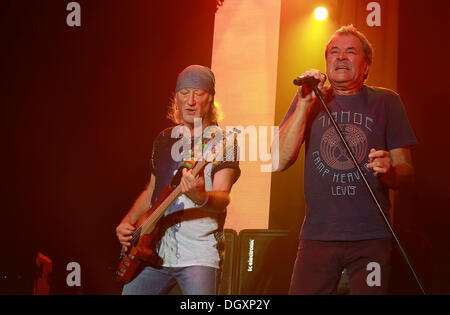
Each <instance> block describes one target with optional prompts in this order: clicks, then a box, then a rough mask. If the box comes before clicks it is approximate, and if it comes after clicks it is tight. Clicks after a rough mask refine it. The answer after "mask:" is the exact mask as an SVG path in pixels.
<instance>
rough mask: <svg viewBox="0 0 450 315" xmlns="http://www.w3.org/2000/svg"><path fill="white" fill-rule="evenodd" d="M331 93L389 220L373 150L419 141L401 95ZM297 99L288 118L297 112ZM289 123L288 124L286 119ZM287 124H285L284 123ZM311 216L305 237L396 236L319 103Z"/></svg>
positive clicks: (308, 189)
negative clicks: (372, 165) (371, 158)
mask: <svg viewBox="0 0 450 315" xmlns="http://www.w3.org/2000/svg"><path fill="white" fill-rule="evenodd" d="M326 95H330V96H331V97H330V100H329V102H328V108H329V109H330V112H331V113H332V115H333V117H334V120H335V121H336V122H337V124H338V125H339V127H340V128H341V131H342V132H343V135H344V137H345V139H346V140H347V141H348V143H349V146H350V148H351V150H352V152H353V154H354V155H355V158H356V160H357V162H358V165H359V166H360V167H361V170H362V171H363V173H364V175H365V177H366V178H367V180H368V182H369V184H370V185H371V187H372V189H373V190H374V193H375V195H376V197H377V199H378V201H379V202H380V205H381V207H382V209H383V211H384V212H385V214H386V216H387V217H388V218H389V215H388V212H389V209H390V206H391V205H390V201H389V189H388V187H387V186H386V185H385V184H383V183H382V182H381V181H380V180H379V179H377V178H376V177H375V176H373V174H372V170H371V169H368V168H367V167H366V164H367V163H368V162H369V158H368V155H369V152H370V149H371V148H374V149H376V150H386V151H389V150H392V149H395V148H399V147H404V146H412V145H415V144H416V143H417V141H416V138H415V136H414V134H413V131H412V129H411V127H410V125H409V122H408V119H407V116H406V113H405V110H404V108H403V104H402V102H401V100H400V97H399V96H398V95H397V94H396V93H395V92H393V91H391V90H388V89H383V88H377V87H368V86H365V87H364V88H363V89H362V90H361V91H360V92H358V93H357V94H355V95H348V96H343V95H336V94H332V93H327V94H326ZM295 103H296V99H294V101H293V103H292V105H291V108H290V109H289V111H288V113H287V114H286V118H285V120H286V119H287V118H288V117H289V116H290V115H291V113H292V112H293V110H294V105H295ZM285 120H284V121H285ZM284 121H283V122H284ZM304 182H305V183H304V187H305V188H304V189H305V199H306V215H305V220H304V222H303V226H302V230H301V234H300V238H301V239H308V240H325V241H327V240H336V241H346V240H364V239H377V238H389V237H390V233H389V231H388V229H387V227H386V224H385V222H384V220H383V218H382V217H381V215H380V213H379V210H378V208H377V206H376V204H375V202H374V201H373V199H372V197H371V196H370V193H369V191H368V189H367V187H366V186H365V184H364V181H363V179H362V178H361V176H360V174H359V173H358V171H357V169H356V167H355V166H354V164H353V162H352V160H351V158H350V156H349V154H348V153H347V151H346V149H345V147H344V145H343V143H342V141H341V140H340V138H339V135H338V134H337V132H336V130H335V129H334V126H333V125H332V123H331V122H330V119H329V117H328V115H327V114H326V113H325V111H324V110H323V109H322V106H321V104H318V103H316V104H314V108H313V110H312V111H311V116H310V117H309V118H308V125H307V130H306V134H305V167H304Z"/></svg>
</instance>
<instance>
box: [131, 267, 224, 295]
mask: <svg viewBox="0 0 450 315" xmlns="http://www.w3.org/2000/svg"><path fill="white" fill-rule="evenodd" d="M216 280H217V269H216V268H213V267H206V266H189V267H162V268H158V269H157V268H153V267H150V266H147V267H145V268H144V269H143V270H142V271H141V273H140V274H139V275H138V276H137V277H136V278H134V279H133V280H132V281H130V282H129V283H127V284H126V285H125V286H124V287H123V290H122V294H124V295H132V294H149V295H162V294H167V293H169V291H170V290H171V289H172V288H173V287H174V286H175V285H176V284H177V282H178V284H179V286H180V288H181V292H183V294H185V295H214V294H216Z"/></svg>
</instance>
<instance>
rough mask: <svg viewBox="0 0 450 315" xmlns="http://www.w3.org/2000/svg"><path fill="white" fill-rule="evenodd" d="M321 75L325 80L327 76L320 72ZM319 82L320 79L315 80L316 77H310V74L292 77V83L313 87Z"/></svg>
mask: <svg viewBox="0 0 450 315" xmlns="http://www.w3.org/2000/svg"><path fill="white" fill-rule="evenodd" d="M322 75H324V76H325V80H326V79H327V76H326V75H325V74H324V73H322ZM319 83H320V80H317V79H316V78H314V77H312V76H301V77H296V78H295V79H294V84H295V85H299V86H300V85H307V86H309V87H311V88H312V87H315V86H316V85H317V84H319Z"/></svg>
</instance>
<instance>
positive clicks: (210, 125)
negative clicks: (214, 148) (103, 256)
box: [116, 65, 240, 295]
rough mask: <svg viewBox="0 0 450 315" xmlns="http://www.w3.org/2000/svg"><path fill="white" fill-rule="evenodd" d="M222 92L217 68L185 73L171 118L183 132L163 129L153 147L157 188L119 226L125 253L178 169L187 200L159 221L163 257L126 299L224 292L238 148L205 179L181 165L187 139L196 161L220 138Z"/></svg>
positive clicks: (148, 266)
mask: <svg viewBox="0 0 450 315" xmlns="http://www.w3.org/2000/svg"><path fill="white" fill-rule="evenodd" d="M214 94H215V77H214V74H213V72H212V71H211V70H210V69H209V68H207V67H204V66H200V65H191V66H189V67H187V68H186V69H184V70H183V71H182V72H181V73H180V74H179V75H178V79H177V84H176V89H175V96H174V99H173V102H172V104H171V107H170V109H169V118H170V119H171V120H172V121H173V122H174V123H175V124H176V125H177V126H176V127H174V128H168V129H165V130H163V131H162V132H161V133H160V134H159V135H158V136H157V138H156V139H155V141H154V143H153V152H152V159H151V177H150V182H149V184H148V185H147V188H146V189H145V190H144V191H143V192H142V193H141V194H140V196H139V197H138V198H137V200H136V201H135V202H134V204H133V206H132V207H131V209H130V210H129V211H128V213H127V214H126V215H125V217H124V218H123V219H122V221H121V222H120V224H119V225H118V226H117V228H116V234H117V238H118V239H119V241H120V243H121V244H122V246H123V249H125V250H128V249H129V248H130V246H132V238H133V233H135V231H136V222H138V220H139V218H140V217H141V216H142V215H143V214H144V213H146V211H147V210H148V209H149V208H150V207H151V205H152V204H154V203H155V202H156V201H157V200H158V197H159V196H160V195H161V193H162V191H163V189H164V188H165V187H166V186H168V185H170V184H171V183H173V181H174V180H176V178H177V176H175V178H174V175H175V173H177V170H180V171H179V173H178V181H179V186H180V187H181V192H182V194H181V195H179V197H177V198H176V199H175V200H174V201H173V202H172V203H171V204H170V206H169V207H168V209H167V210H166V211H165V213H164V216H163V217H162V218H161V219H160V220H159V221H158V229H157V230H158V233H157V235H158V236H157V237H156V239H153V240H152V243H154V245H153V247H154V254H155V255H153V256H155V257H156V259H149V260H148V261H147V262H146V263H145V264H143V267H142V268H140V269H139V271H138V272H136V274H135V276H134V278H133V279H132V280H131V281H130V282H128V283H126V284H125V285H124V287H123V291H122V294H153V295H155V294H167V293H168V292H169V291H170V290H171V289H172V288H173V287H174V286H175V285H176V284H177V283H178V285H179V286H180V289H181V291H182V293H183V294H186V295H196V294H197V295H198V294H202V295H211V294H216V291H217V281H218V275H219V270H220V266H221V257H222V253H223V249H224V245H223V225H224V222H225V217H226V207H227V205H228V204H229V202H230V192H231V188H232V186H233V184H234V183H235V182H236V180H237V179H238V178H239V176H240V168H239V162H238V158H237V146H236V147H235V150H231V152H230V150H227V151H226V152H225V153H223V155H222V158H221V159H218V160H219V161H218V162H215V163H209V164H207V165H206V167H205V168H204V169H203V174H202V176H197V177H196V176H194V174H193V173H192V169H190V170H188V169H187V168H180V166H182V164H183V159H181V160H180V159H178V157H179V156H180V154H181V155H182V156H183V157H184V158H186V152H185V151H186V150H184V151H183V150H182V148H185V146H184V145H183V146H181V145H180V141H181V143H183V144H184V142H186V141H187V142H188V143H191V144H192V145H189V147H190V148H191V150H190V152H189V153H187V154H188V159H189V157H191V158H192V156H193V155H194V153H195V152H198V151H199V150H200V152H201V149H202V148H203V147H204V146H205V144H206V143H207V142H208V141H209V140H210V139H211V138H213V137H214V136H215V134H217V132H220V129H219V128H218V122H219V119H220V116H221V114H220V109H219V107H218V105H217V104H215V103H214ZM199 122H200V123H201V125H200V126H201V129H202V130H201V135H202V136H201V137H200V138H201V139H196V138H194V137H193V136H192V135H194V136H195V135H196V134H198V132H197V133H196V131H197V129H196V130H194V127H196V128H198V125H199ZM176 128H178V129H176ZM175 131H177V132H175ZM180 131H181V132H180ZM191 136H192V137H191ZM183 141H184V142H183ZM194 157H195V156H194ZM184 160H186V159H184ZM155 257H153V258H155Z"/></svg>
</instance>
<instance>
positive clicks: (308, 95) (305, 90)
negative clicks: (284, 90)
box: [297, 69, 327, 103]
mask: <svg viewBox="0 0 450 315" xmlns="http://www.w3.org/2000/svg"><path fill="white" fill-rule="evenodd" d="M300 77H314V78H315V79H317V80H319V81H320V82H319V84H318V85H317V87H318V88H319V90H321V89H322V88H323V85H324V83H325V81H326V80H327V77H326V75H325V74H323V73H322V72H320V71H319V70H317V69H310V70H308V71H305V72H303V73H302V75H300ZM297 93H298V96H299V99H301V100H303V101H305V102H307V103H309V102H311V101H312V100H314V99H315V98H316V95H315V94H314V92H313V89H312V88H311V87H310V86H308V85H307V84H304V85H300V86H299V87H298V92H297Z"/></svg>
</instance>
